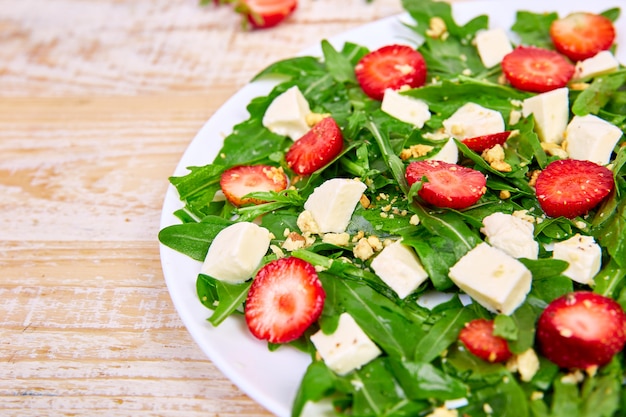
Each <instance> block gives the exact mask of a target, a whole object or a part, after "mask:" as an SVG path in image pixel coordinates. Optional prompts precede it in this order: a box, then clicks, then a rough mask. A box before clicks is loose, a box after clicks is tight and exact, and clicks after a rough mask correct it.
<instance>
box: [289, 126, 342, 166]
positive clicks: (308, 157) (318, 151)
mask: <svg viewBox="0 0 626 417" xmlns="http://www.w3.org/2000/svg"><path fill="white" fill-rule="evenodd" d="M342 149H343V134H342V133H341V128H340V127H339V125H337V122H335V119H333V118H332V117H326V118H324V119H322V120H321V121H319V122H318V123H316V124H315V125H314V126H313V127H312V128H311V130H309V131H308V132H307V133H305V134H304V136H302V137H301V138H300V139H298V140H297V141H295V142H294V143H293V145H291V147H290V148H289V151H287V154H286V155H285V160H286V161H287V166H289V168H291V169H292V170H293V171H294V172H295V173H297V174H299V175H310V174H312V173H313V172H315V171H317V170H318V169H320V168H322V167H323V166H325V165H327V164H328V163H330V161H332V160H333V159H335V157H336V156H337V155H339V154H340V153H341V150H342Z"/></svg>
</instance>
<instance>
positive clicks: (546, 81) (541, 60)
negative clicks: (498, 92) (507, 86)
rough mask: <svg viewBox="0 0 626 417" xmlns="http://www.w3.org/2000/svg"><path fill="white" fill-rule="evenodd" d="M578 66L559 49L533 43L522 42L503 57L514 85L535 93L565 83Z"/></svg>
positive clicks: (503, 65) (508, 75) (507, 75)
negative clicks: (532, 44)
mask: <svg viewBox="0 0 626 417" xmlns="http://www.w3.org/2000/svg"><path fill="white" fill-rule="evenodd" d="M574 69H575V67H574V65H572V63H571V62H569V61H568V60H567V58H565V57H564V56H563V55H561V54H559V53H558V52H555V51H549V50H547V49H542V48H536V47H533V46H528V47H526V46H518V47H517V48H515V49H514V50H513V52H510V53H509V54H507V55H505V56H504V58H503V59H502V71H503V72H504V75H505V76H506V78H507V80H509V82H510V83H511V85H512V86H513V87H515V88H517V89H519V90H522V91H531V92H535V93H544V92H546V91H550V90H554V89H556V88H560V87H565V86H566V85H567V83H568V82H569V80H570V79H571V78H572V76H573V75H574Z"/></svg>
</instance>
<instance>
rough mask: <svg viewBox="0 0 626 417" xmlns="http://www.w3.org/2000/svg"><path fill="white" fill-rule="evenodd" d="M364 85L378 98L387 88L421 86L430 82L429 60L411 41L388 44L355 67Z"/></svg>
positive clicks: (358, 78)
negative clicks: (409, 44) (411, 44)
mask: <svg viewBox="0 0 626 417" xmlns="http://www.w3.org/2000/svg"><path fill="white" fill-rule="evenodd" d="M354 73H355V75H356V79H357V81H358V82H359V84H360V85H361V88H362V89H363V91H364V92H365V94H367V95H368V96H369V97H371V98H373V99H374V100H382V99H383V97H384V96H385V90H386V89H388V88H390V89H392V90H399V89H401V88H403V87H410V88H416V87H421V86H422V85H424V83H425V82H426V61H425V60H424V57H423V56H422V54H420V53H419V52H418V51H416V50H415V49H413V48H411V47H410V46H407V45H396V44H394V45H387V46H383V47H382V48H380V49H377V50H375V51H372V52H370V53H368V54H367V55H365V56H363V58H361V60H360V61H359V62H358V63H357V65H356V67H355V68H354Z"/></svg>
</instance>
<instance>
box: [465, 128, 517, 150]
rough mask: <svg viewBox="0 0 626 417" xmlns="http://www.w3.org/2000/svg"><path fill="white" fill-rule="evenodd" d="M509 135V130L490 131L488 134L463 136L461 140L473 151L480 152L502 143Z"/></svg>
mask: <svg viewBox="0 0 626 417" xmlns="http://www.w3.org/2000/svg"><path fill="white" fill-rule="evenodd" d="M509 136H511V132H499V133H492V134H490V135H482V136H475V137H473V138H465V139H463V140H462V141H461V142H463V144H465V146H467V147H468V148H470V149H471V150H473V151H474V152H478V153H480V152H482V151H486V150H487V149H491V148H493V147H494V146H496V145H504V143H505V142H506V141H507V139H508V138H509Z"/></svg>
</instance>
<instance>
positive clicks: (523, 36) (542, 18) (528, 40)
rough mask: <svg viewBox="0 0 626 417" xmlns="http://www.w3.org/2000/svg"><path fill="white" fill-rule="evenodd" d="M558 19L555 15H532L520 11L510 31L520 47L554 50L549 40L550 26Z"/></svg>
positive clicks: (532, 13) (531, 13)
mask: <svg viewBox="0 0 626 417" xmlns="http://www.w3.org/2000/svg"><path fill="white" fill-rule="evenodd" d="M558 18H559V16H558V14H557V13H534V12H529V11H523V10H521V11H518V12H517V14H516V17H515V23H514V24H513V26H511V30H512V31H513V32H515V33H516V34H517V35H518V36H519V38H520V42H521V44H522V45H526V46H528V45H533V46H537V47H539V48H545V49H554V44H553V43H552V39H551V38H550V25H551V24H552V22H554V21H555V20H556V19H558Z"/></svg>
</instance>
